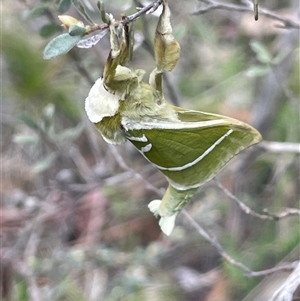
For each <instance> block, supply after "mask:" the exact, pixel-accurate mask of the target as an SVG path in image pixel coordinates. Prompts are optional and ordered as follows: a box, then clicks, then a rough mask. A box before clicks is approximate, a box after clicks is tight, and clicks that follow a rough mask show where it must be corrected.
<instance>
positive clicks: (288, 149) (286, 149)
mask: <svg viewBox="0 0 300 301" xmlns="http://www.w3.org/2000/svg"><path fill="white" fill-rule="evenodd" d="M258 147H259V148H262V149H263V150H265V151H267V152H271V153H295V154H300V143H292V142H277V141H262V142H261V143H259V144H258Z"/></svg>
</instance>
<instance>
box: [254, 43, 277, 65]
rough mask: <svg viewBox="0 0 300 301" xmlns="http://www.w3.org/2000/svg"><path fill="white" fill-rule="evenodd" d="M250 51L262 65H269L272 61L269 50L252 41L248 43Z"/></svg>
mask: <svg viewBox="0 0 300 301" xmlns="http://www.w3.org/2000/svg"><path fill="white" fill-rule="evenodd" d="M250 47H251V49H252V50H253V51H254V52H255V53H256V57H257V59H258V61H260V62H261V63H263V64H270V63H271V61H272V55H271V53H270V52H269V50H268V49H267V48H266V47H265V46H264V45H263V44H261V43H259V42H257V41H254V42H251V43H250Z"/></svg>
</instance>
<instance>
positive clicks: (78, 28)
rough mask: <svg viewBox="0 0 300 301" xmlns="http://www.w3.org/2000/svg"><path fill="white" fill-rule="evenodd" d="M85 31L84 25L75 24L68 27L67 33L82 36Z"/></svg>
mask: <svg viewBox="0 0 300 301" xmlns="http://www.w3.org/2000/svg"><path fill="white" fill-rule="evenodd" d="M85 33H86V30H85V28H84V27H81V26H77V25H71V26H70V28H69V35H70V36H72V37H74V36H81V37H82V36H83V35H84V34H85Z"/></svg>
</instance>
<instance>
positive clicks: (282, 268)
mask: <svg viewBox="0 0 300 301" xmlns="http://www.w3.org/2000/svg"><path fill="white" fill-rule="evenodd" d="M182 213H183V215H184V216H185V217H186V219H187V220H188V221H189V223H190V224H191V226H193V227H194V229H195V230H196V231H197V232H198V233H199V234H200V235H201V236H202V237H204V238H205V239H206V240H207V241H208V242H209V243H210V244H211V245H212V246H213V247H215V248H216V249H217V251H218V253H219V254H220V255H221V256H222V257H223V258H224V259H225V260H226V261H227V262H228V263H230V264H231V265H233V266H236V267H238V268H239V269H241V270H242V271H244V272H245V273H246V275H247V276H248V277H260V276H268V275H271V274H273V273H275V272H278V271H291V270H295V269H296V268H297V266H298V264H299V261H295V262H291V263H285V264H281V265H278V266H277V267H273V268H271V269H266V270H261V271H252V270H251V269H250V268H248V267H247V266H246V265H244V264H243V263H242V262H239V261H237V260H235V259H234V258H232V257H231V256H230V255H229V254H228V253H227V252H226V251H225V250H224V248H223V247H222V246H221V244H220V243H219V242H218V241H217V240H216V239H214V238H213V237H211V236H210V235H209V233H208V232H206V231H205V230H204V229H203V228H202V227H201V226H200V225H199V224H198V223H196V222H195V220H194V219H193V218H192V217H191V216H190V215H189V214H188V213H187V211H186V210H182Z"/></svg>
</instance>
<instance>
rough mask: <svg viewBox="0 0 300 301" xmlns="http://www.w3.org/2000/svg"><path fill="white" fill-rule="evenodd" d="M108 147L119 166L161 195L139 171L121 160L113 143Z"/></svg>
mask: <svg viewBox="0 0 300 301" xmlns="http://www.w3.org/2000/svg"><path fill="white" fill-rule="evenodd" d="M109 148H110V149H111V151H112V153H113V155H114V157H115V159H116V161H117V162H118V164H119V165H120V167H121V168H122V169H124V170H126V171H129V172H130V173H131V175H132V176H133V177H135V178H136V179H139V180H141V181H143V182H144V183H145V184H146V188H147V189H149V190H152V191H154V192H155V193H157V194H158V195H159V196H162V192H161V190H159V189H157V188H156V187H154V186H153V185H152V184H150V183H149V182H148V181H147V180H146V179H144V177H143V176H142V175H140V174H139V173H137V172H136V171H134V170H133V169H131V168H130V167H129V166H128V165H127V164H126V163H125V161H124V160H123V158H122V156H120V154H119V152H118V150H117V148H116V147H115V146H113V145H109Z"/></svg>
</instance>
